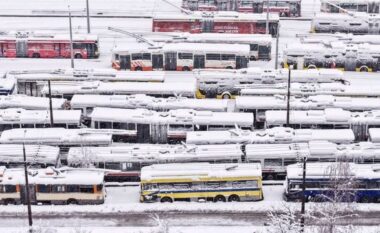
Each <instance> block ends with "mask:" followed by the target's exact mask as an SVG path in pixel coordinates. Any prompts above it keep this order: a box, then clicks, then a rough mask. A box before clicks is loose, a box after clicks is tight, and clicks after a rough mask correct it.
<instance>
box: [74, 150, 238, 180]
mask: <svg viewBox="0 0 380 233" xmlns="http://www.w3.org/2000/svg"><path fill="white" fill-rule="evenodd" d="M242 156H243V152H242V150H241V147H240V145H236V144H234V145H206V146H193V145H179V144H177V145H167V144H164V145H163V144H118V145H116V146H110V147H72V148H70V150H69V152H68V156H67V161H68V165H69V166H72V167H88V166H93V167H95V168H99V169H105V170H106V172H105V180H106V181H118V182H120V181H121V182H124V181H139V180H140V171H141V168H142V167H145V166H149V165H152V164H162V163H194V162H210V163H237V162H241V161H242Z"/></svg>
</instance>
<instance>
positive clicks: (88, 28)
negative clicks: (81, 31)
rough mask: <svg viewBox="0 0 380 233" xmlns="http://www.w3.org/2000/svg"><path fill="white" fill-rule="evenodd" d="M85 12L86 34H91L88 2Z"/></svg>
mask: <svg viewBox="0 0 380 233" xmlns="http://www.w3.org/2000/svg"><path fill="white" fill-rule="evenodd" d="M86 11H87V33H88V34H90V33H91V28H90V4H89V2H88V0H86Z"/></svg>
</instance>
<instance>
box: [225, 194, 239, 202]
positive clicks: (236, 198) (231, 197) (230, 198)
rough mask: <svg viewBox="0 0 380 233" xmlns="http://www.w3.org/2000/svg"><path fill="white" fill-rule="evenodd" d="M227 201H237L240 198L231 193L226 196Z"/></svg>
mask: <svg viewBox="0 0 380 233" xmlns="http://www.w3.org/2000/svg"><path fill="white" fill-rule="evenodd" d="M228 201H229V202H238V201H240V198H239V196H238V195H231V196H230V197H229V198H228Z"/></svg>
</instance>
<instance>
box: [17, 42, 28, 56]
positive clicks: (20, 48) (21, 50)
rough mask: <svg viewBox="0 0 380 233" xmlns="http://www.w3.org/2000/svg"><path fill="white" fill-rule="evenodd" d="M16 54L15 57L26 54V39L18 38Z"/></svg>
mask: <svg viewBox="0 0 380 233" xmlns="http://www.w3.org/2000/svg"><path fill="white" fill-rule="evenodd" d="M16 56H17V57H27V56H28V41H27V40H26V39H19V40H17V41H16Z"/></svg>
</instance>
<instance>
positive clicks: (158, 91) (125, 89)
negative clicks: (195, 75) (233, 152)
mask: <svg viewBox="0 0 380 233" xmlns="http://www.w3.org/2000/svg"><path fill="white" fill-rule="evenodd" d="M196 89H197V87H196V80H192V82H188V81H187V82H186V83H181V82H172V83H169V82H163V83H158V82H147V83H139V82H100V81H94V82H68V83H52V84H51V93H52V94H53V95H54V94H55V95H63V94H73V95H74V94H112V93H113V94H148V95H149V94H151V95H176V94H177V95H181V96H187V97H194V96H195V91H196ZM41 93H42V94H48V93H49V88H48V86H47V85H45V86H44V87H43V88H42V90H41Z"/></svg>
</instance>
